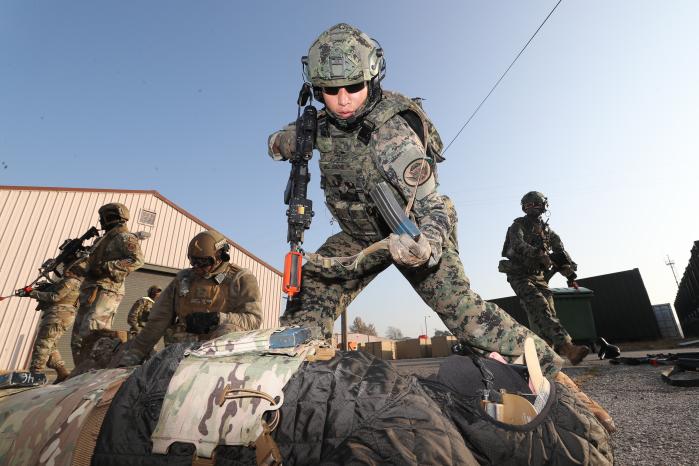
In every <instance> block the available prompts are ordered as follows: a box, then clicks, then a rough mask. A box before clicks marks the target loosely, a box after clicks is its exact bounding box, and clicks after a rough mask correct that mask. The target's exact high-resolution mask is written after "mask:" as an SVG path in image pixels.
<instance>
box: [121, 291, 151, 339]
mask: <svg viewBox="0 0 699 466" xmlns="http://www.w3.org/2000/svg"><path fill="white" fill-rule="evenodd" d="M153 303H154V301H153V300H152V299H151V298H149V297H148V296H144V297H142V298H138V299H137V300H136V301H135V302H134V303H133V305H132V306H131V310H130V311H129V315H128V316H127V317H126V323H128V324H129V328H130V331H131V332H132V333H134V334H136V333H138V332H140V331H141V329H142V328H143V327H144V326H145V325H146V322H148V315H149V314H150V310H151V308H152V307H153Z"/></svg>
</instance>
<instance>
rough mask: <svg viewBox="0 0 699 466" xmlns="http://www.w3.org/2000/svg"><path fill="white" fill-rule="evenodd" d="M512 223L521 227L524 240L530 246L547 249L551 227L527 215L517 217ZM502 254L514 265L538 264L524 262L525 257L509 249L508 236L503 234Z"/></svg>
mask: <svg viewBox="0 0 699 466" xmlns="http://www.w3.org/2000/svg"><path fill="white" fill-rule="evenodd" d="M513 223H516V224H517V225H519V226H521V227H522V231H523V232H524V242H525V243H527V244H528V245H530V246H533V247H535V248H538V249H542V250H547V251H548V250H549V248H550V244H549V243H550V240H549V235H550V232H551V229H550V228H549V226H548V224H546V223H544V222H542V221H541V220H537V221H535V222H533V221H531V220H529V219H528V218H527V217H518V218H516V219H515V220H514V222H513ZM501 254H502V256H503V257H507V258H509V259H512V261H513V262H515V263H516V265H526V266H534V265H536V266H538V265H539V264H538V263H537V264H525V263H524V262H525V259H524V258H522V257H520V256H519V254H517V253H516V252H515V251H513V250H510V236H509V234H508V235H505V242H504V243H503V245H502V253H501Z"/></svg>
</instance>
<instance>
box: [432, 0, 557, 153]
mask: <svg viewBox="0 0 699 466" xmlns="http://www.w3.org/2000/svg"><path fill="white" fill-rule="evenodd" d="M562 1H563V0H558V3H556V4H555V5H554V7H553V8H552V9H551V11H550V12H549V14H548V15H547V16H546V18H544V20H543V21H542V22H541V24H540V25H539V27H538V28H536V31H534V34H532V36H531V37H530V38H529V40H528V41H527V43H526V44H524V47H522V50H520V51H519V53H518V54H517V56H516V57H515V59H514V60H512V63H510V66H508V67H507V69H506V70H505V72H504V73H502V75H501V76H500V78H499V79H498V80H497V81H496V82H495V84H494V85H493V87H492V88H491V89H490V92H488V95H486V96H485V98H484V99H483V100H482V101H481V103H480V104H478V106H477V107H476V109H475V110H474V111H473V113H471V116H470V117H468V120H466V123H464V125H463V126H462V127H461V129H460V130H459V132H458V133H456V136H454V137H453V138H452V140H451V141H449V144H447V147H446V148H445V149H444V151H443V152H442V154H445V153H446V152H447V150H449V147H451V145H452V144H453V143H454V141H456V138H458V137H459V135H460V134H461V132H462V131H463V130H464V128H466V126H467V125H468V124H469V123H470V122H471V120H472V119H473V117H474V116H476V113H478V110H480V109H481V107H482V106H483V104H484V103H485V101H486V100H488V97H490V94H492V93H493V91H494V90H495V88H496V87H498V84H500V81H502V80H503V78H504V77H505V75H506V74H507V72H508V71H510V68H512V67H513V66H514V64H515V62H517V59H518V58H519V57H520V55H522V53H524V50H526V48H527V46H528V45H529V44H530V43H531V41H532V40H534V37H536V35H537V34H538V33H539V31H540V30H541V28H542V27H544V24H546V21H548V19H549V18H550V17H551V15H552V14H553V12H554V11H556V8H558V5H560V4H561V2H562Z"/></svg>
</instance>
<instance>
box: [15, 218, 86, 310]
mask: <svg viewBox="0 0 699 466" xmlns="http://www.w3.org/2000/svg"><path fill="white" fill-rule="evenodd" d="M95 236H99V230H97V228H95V227H90V229H89V230H87V231H86V232H85V233H84V234H83V235H82V236H81V237H80V238H74V239H67V240H65V241H64V242H63V244H61V245H60V246H59V247H58V250H59V251H61V252H60V253H59V254H58V255H57V256H56V257H54V258H53V259H48V260H46V261H45V262H44V263H43V264H41V267H39V276H38V277H36V279H35V280H34V281H33V282H31V283H30V284H29V285H27V286H25V287H23V288H20V289H18V290H16V291H15V292H14V295H15V296H20V297H24V296H28V295H29V293H30V292H31V291H32V290H34V289H38V288H37V287H36V286H35V283H37V282H38V281H39V280H40V279H42V278H44V279H46V280H48V282H42V287H44V288H45V287H46V286H48V285H49V284H50V282H51V278H50V275H51V273H53V272H56V273H57V274H58V275H59V276H61V275H63V271H64V270H65V268H66V267H68V266H69V265H70V264H71V263H72V262H73V261H75V260H76V259H78V258H79V257H82V256H85V255H87V253H88V248H87V247H86V246H83V243H84V242H85V241H87V240H89V239H91V238H94V237H95ZM7 297H9V296H7ZM2 299H4V298H2Z"/></svg>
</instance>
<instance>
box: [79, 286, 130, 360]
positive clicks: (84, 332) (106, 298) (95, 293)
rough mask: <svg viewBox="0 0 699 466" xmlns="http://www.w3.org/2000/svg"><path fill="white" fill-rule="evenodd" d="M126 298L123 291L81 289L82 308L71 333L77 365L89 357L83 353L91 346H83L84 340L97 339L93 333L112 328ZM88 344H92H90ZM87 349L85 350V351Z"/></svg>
mask: <svg viewBox="0 0 699 466" xmlns="http://www.w3.org/2000/svg"><path fill="white" fill-rule="evenodd" d="M122 299H124V295H123V294H121V293H115V292H113V291H110V290H105V289H102V288H99V287H90V288H85V287H83V288H82V289H81V291H80V308H79V309H78V313H77V315H76V317H75V323H74V324H73V330H72V333H71V340H70V347H71V350H72V352H73V360H75V362H76V365H77V364H79V363H80V362H82V360H83V359H84V358H85V357H87V354H82V353H84V352H85V351H89V350H90V348H83V346H84V344H83V343H84V342H85V341H88V340H96V338H92V337H93V334H95V333H98V331H101V330H110V329H111V328H112V322H113V321H114V316H115V314H116V312H117V308H118V307H119V303H121V300H122ZM88 346H90V345H89V344H88ZM84 350H85V351H84Z"/></svg>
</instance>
